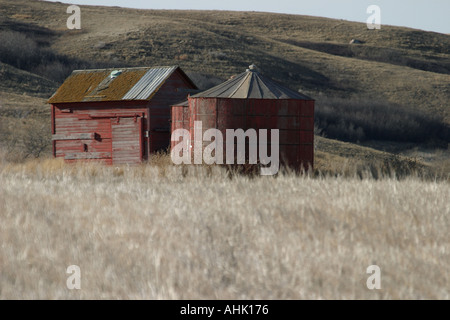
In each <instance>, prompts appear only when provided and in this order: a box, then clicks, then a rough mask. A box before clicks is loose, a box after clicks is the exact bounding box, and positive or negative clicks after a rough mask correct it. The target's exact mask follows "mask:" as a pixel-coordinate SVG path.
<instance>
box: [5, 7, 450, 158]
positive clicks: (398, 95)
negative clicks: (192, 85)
mask: <svg viewBox="0 0 450 320" xmlns="http://www.w3.org/2000/svg"><path fill="white" fill-rule="evenodd" d="M67 6H68V4H63V3H50V2H42V1H25V0H19V1H10V0H0V37H1V35H2V34H3V35H4V37H9V38H16V35H20V36H22V37H24V38H23V39H24V40H23V41H21V43H22V45H23V44H24V43H26V44H27V48H29V47H32V48H35V51H34V52H35V55H34V56H30V58H28V60H27V61H32V62H33V63H31V62H30V63H29V64H28V65H27V64H26V63H22V66H21V65H20V64H19V63H18V60H17V61H16V60H14V59H13V60H12V61H7V62H5V61H4V60H5V59H3V60H0V61H2V64H0V79H1V83H0V105H1V106H2V107H1V108H0V117H2V119H1V120H0V124H1V123H3V128H2V130H1V131H6V130H5V129H4V128H5V127H6V126H5V125H4V124H5V123H10V122H11V121H12V122H14V123H19V124H20V121H17V117H18V116H17V115H19V116H20V117H22V118H20V119H23V117H24V112H16V111H14V110H16V109H21V108H25V109H26V108H31V109H33V110H41V111H36V112H32V113H31V115H28V116H29V117H36V119H38V120H40V121H48V119H49V117H48V110H47V109H46V106H45V100H46V98H47V97H49V96H50V95H51V93H52V92H53V91H54V90H55V89H56V88H57V87H58V85H59V84H60V83H61V81H62V79H64V78H65V76H67V75H68V74H69V73H70V72H71V71H72V70H73V69H82V68H92V67H105V66H116V67H121V66H151V65H173V64H177V65H180V66H181V67H182V68H183V70H185V71H186V72H187V73H188V74H189V75H191V76H192V77H193V79H194V80H196V81H197V82H199V83H201V85H200V86H201V87H203V88H206V87H208V86H211V85H213V84H216V83H217V82H219V81H221V80H225V79H228V78H229V77H230V76H232V75H234V74H237V73H240V72H242V71H243V70H245V69H246V68H247V66H248V65H249V64H252V63H253V64H256V65H257V66H258V68H259V69H260V71H261V72H263V73H264V74H267V75H269V76H270V77H272V78H273V79H275V80H277V81H279V82H281V83H283V84H285V85H287V86H289V87H290V88H292V89H294V90H299V91H301V92H303V93H305V94H307V95H310V96H312V97H313V98H315V99H316V100H317V101H318V106H319V107H320V104H321V101H322V100H326V99H330V98H336V99H346V100H348V101H353V100H364V101H366V102H367V101H369V102H376V103H387V104H392V105H393V106H394V107H393V108H391V109H392V110H393V111H392V112H395V108H396V106H398V107H399V108H403V109H408V110H414V111H418V112H421V113H423V114H424V115H427V116H429V117H433V118H436V119H438V120H439V121H440V122H442V123H443V124H445V125H448V124H450V108H449V101H450V36H449V35H445V34H440V33H433V32H425V31H420V30H415V29H409V28H403V27H392V26H382V28H381V30H368V29H367V27H366V25H365V24H363V23H356V22H350V21H345V20H335V19H328V18H320V17H311V16H301V15H287V14H275V13H263V12H226V11H181V10H179V11H177V10H138V9H126V8H119V7H101V6H81V21H82V22H81V30H68V29H67V27H66V20H67V18H68V16H69V15H68V14H67V13H66V8H67ZM351 39H358V40H360V41H362V42H363V43H362V44H350V43H349V42H350V40H351ZM19 47H20V46H19ZM23 65H25V67H24V66H23ZM12 110H13V111H12ZM25 114H26V112H25ZM372 121H377V120H376V119H372ZM13 127H15V126H13ZM1 134H2V133H1V132H0V135H1ZM11 134H13V133H11V132H9V135H11ZM3 136H4V137H6V136H8V135H7V134H6V133H5V132H3ZM4 139H6V138H4ZM447 143H448V141H447ZM367 146H368V147H374V148H377V149H381V150H384V151H391V152H393V150H394V149H393V148H390V147H389V146H390V144H389V143H385V144H382V146H381V147H380V143H371V142H370V141H368V142H367V143H366V147H367ZM357 147H358V146H356V148H355V150H357ZM416 147H418V146H416ZM419 147H420V146H419ZM420 148H421V147H420ZM397 149H398V148H397ZM397 149H396V151H398V152H403V151H405V149H408V150H407V151H408V152H409V153H408V154H409V155H411V152H410V150H411V145H410V144H409V145H408V146H407V148H406V147H405V148H400V149H399V150H400V151H399V150H397ZM319 151H320V150H319ZM327 152H329V150H328V151H327ZM355 152H357V151H355ZM374 152H376V151H375V150H374ZM405 152H406V151H405ZM430 152H431V151H430ZM446 152H448V148H447V151H446ZM431 158H433V157H431Z"/></svg>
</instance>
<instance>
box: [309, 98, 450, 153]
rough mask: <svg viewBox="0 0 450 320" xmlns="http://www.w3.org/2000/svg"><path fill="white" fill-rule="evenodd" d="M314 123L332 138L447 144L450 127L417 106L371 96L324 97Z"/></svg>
mask: <svg viewBox="0 0 450 320" xmlns="http://www.w3.org/2000/svg"><path fill="white" fill-rule="evenodd" d="M315 125H316V126H317V128H318V129H319V130H321V132H322V134H324V135H326V136H327V137H329V138H335V139H340V140H344V141H351V142H357V141H360V142H362V141H365V140H384V141H397V142H414V143H422V142H434V143H437V144H438V145H439V144H441V145H442V146H444V147H447V144H448V142H450V128H449V126H448V125H446V124H445V123H442V122H441V121H440V120H439V119H437V118H434V117H430V116H428V115H426V114H424V113H423V112H420V111H418V110H412V109H408V108H405V107H402V106H400V105H396V104H392V103H382V102H376V101H372V100H359V101H358V100H357V101H355V100H344V99H323V100H320V101H318V102H317V105H316V117H315Z"/></svg>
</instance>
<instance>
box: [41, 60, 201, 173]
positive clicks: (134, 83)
mask: <svg viewBox="0 0 450 320" xmlns="http://www.w3.org/2000/svg"><path fill="white" fill-rule="evenodd" d="M196 89H197V87H196V86H195V84H194V83H193V82H192V81H191V80H190V79H189V78H188V76H187V75H186V74H185V73H184V72H183V71H182V70H181V69H180V68H179V67H177V66H168V67H152V68H119V69H96V70H77V71H74V72H73V73H72V74H71V75H70V76H69V77H68V78H67V79H66V80H65V82H64V83H63V84H62V85H61V87H60V88H59V89H58V90H57V91H56V92H55V94H54V95H53V96H52V97H51V98H50V99H49V100H48V102H49V103H50V104H51V117H52V143H53V155H54V156H55V157H63V158H64V159H65V160H66V161H67V162H74V161H100V162H103V163H105V164H121V163H127V164H136V163H140V162H142V161H143V160H146V159H147V158H148V155H149V154H150V153H153V152H156V151H158V150H161V149H166V148H167V147H168V146H169V145H170V106H171V105H172V104H174V103H175V102H177V101H180V100H182V99H186V97H187V95H188V94H189V92H193V91H195V90H196Z"/></svg>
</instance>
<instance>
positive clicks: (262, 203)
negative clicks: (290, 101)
mask: <svg viewBox="0 0 450 320" xmlns="http://www.w3.org/2000/svg"><path fill="white" fill-rule="evenodd" d="M166 162H167V161H166V160H164V159H162V160H161V159H160V160H159V162H158V161H155V162H154V163H155V165H142V166H138V167H101V166H96V165H93V164H91V165H88V164H85V165H76V166H68V165H65V164H64V163H63V162H61V161H59V160H36V161H28V162H26V163H23V164H11V163H5V162H3V163H1V164H0V180H1V184H0V221H1V224H0V243H1V246H0V299H23V298H27V299H80V298H81V299H88V298H89V299H90V298H99V299H449V298H450V272H449V265H450V251H449V248H450V246H449V244H450V236H449V234H448V230H450V219H449V217H450V207H449V205H448V204H449V200H450V196H449V195H450V185H449V183H448V180H445V179H444V180H421V179H419V178H414V177H409V178H405V179H389V178H386V179H378V180H374V179H370V178H363V179H359V178H356V177H354V178H352V177H312V176H308V175H304V176H299V175H295V174H293V173H284V174H280V175H278V176H277V177H253V178H251V177H248V176H242V175H230V174H229V173H228V172H227V171H226V170H225V169H223V168H219V167H212V168H209V169H207V168H204V167H195V166H192V167H184V168H183V167H178V166H171V165H168V164H167V163H166ZM372 264H376V265H378V266H379V267H380V268H381V286H382V287H381V289H380V290H369V289H367V287H366V280H367V278H368V277H369V275H368V274H366V268H367V267H368V266H369V265H372ZM69 265H78V266H79V267H80V268H81V289H80V290H69V289H67V287H66V280H67V277H68V276H69V275H68V274H66V268H67V267H68V266H69Z"/></svg>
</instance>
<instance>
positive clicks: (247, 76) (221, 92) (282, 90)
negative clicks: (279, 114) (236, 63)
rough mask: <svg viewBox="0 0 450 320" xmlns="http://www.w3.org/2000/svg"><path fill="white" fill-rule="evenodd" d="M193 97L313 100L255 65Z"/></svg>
mask: <svg viewBox="0 0 450 320" xmlns="http://www.w3.org/2000/svg"><path fill="white" fill-rule="evenodd" d="M192 98H235V99H299V100H313V99H312V98H310V97H308V96H306V95H304V94H301V93H299V92H296V91H294V90H291V89H289V88H286V87H284V86H282V85H281V84H278V83H276V82H275V81H273V80H271V79H269V78H267V77H265V76H263V75H261V74H260V73H259V72H257V71H256V70H255V68H254V66H251V68H250V69H247V71H246V72H243V73H241V74H239V75H237V76H236V77H234V78H233V79H230V80H228V81H226V82H224V83H222V84H219V85H218V86H215V87H213V88H211V89H208V90H206V91H203V92H200V93H198V94H196V95H193V96H192Z"/></svg>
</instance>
